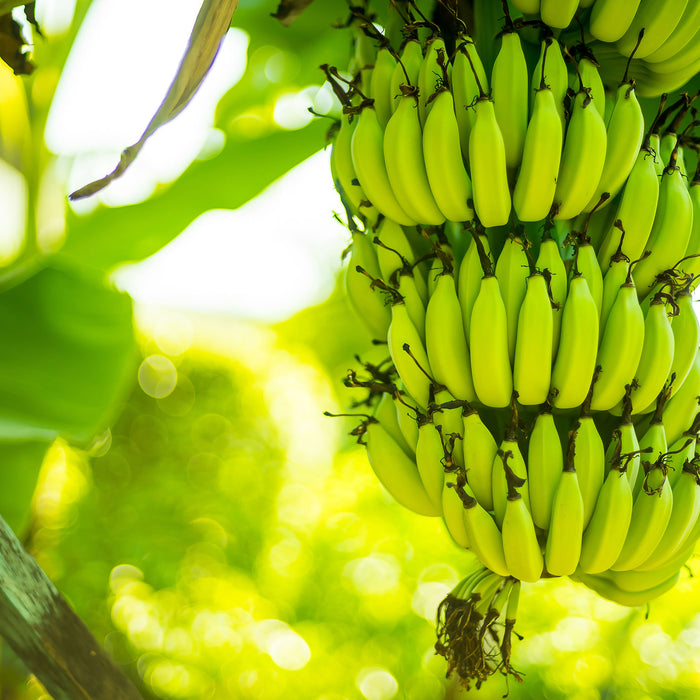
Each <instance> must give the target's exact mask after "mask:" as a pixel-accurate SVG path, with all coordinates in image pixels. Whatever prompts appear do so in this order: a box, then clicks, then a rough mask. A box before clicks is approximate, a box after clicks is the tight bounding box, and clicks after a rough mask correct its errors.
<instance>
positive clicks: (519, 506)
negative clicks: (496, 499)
mask: <svg viewBox="0 0 700 700" xmlns="http://www.w3.org/2000/svg"><path fill="white" fill-rule="evenodd" d="M506 478H507V480H508V496H507V501H506V505H505V513H504V515H503V523H502V525H501V533H502V535H503V553H504V555H505V562H506V566H507V568H508V571H509V572H510V575H511V576H513V577H515V578H517V579H518V580H520V581H527V582H528V583H534V582H535V581H539V580H540V576H541V575H542V569H543V567H544V557H543V556H542V550H541V549H540V544H539V542H538V541H537V533H536V532H535V524H534V523H533V522H532V516H531V515H530V511H529V509H528V507H527V505H526V503H525V500H524V499H523V496H522V493H521V492H520V491H518V487H520V488H522V486H523V485H524V484H523V480H522V479H519V478H518V477H517V476H515V475H514V474H513V472H512V471H511V469H510V467H509V466H507V467H506ZM523 490H524V489H523Z"/></svg>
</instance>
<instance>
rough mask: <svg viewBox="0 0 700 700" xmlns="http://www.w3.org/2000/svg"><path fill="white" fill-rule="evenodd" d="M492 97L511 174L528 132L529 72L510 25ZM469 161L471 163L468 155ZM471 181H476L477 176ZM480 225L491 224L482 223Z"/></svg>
mask: <svg viewBox="0 0 700 700" xmlns="http://www.w3.org/2000/svg"><path fill="white" fill-rule="evenodd" d="M509 25H510V26H509ZM491 94H492V96H493V104H494V110H495V114H496V121H497V122H498V127H499V129H500V132H501V134H502V136H503V143H504V148H505V155H506V166H507V168H508V170H509V171H511V172H513V171H515V169H516V168H517V167H518V166H519V165H520V161H521V160H522V156H523V146H524V144H525V132H526V131H527V117H528V70H527V62H526V60H525V54H524V53H523V47H522V44H521V42H520V37H519V36H518V33H517V31H515V29H514V28H513V26H512V23H507V25H506V28H505V30H504V32H503V34H502V35H501V48H500V50H499V52H498V55H497V56H496V60H495V61H494V64H493V70H492V71H491ZM470 147H471V146H470ZM469 158H470V161H471V160H472V158H471V154H470V156H469ZM472 167H473V165H472ZM473 178H474V179H476V174H473ZM477 211H478V208H477ZM482 223H484V225H485V226H489V225H490V224H487V223H485V222H483V220H482ZM503 223H505V222H503ZM494 225H498V224H494Z"/></svg>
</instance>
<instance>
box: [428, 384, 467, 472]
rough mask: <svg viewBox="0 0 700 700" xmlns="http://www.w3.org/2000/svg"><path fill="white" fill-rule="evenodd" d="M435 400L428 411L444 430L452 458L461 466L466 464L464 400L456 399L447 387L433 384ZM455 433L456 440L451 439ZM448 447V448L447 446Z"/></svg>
mask: <svg viewBox="0 0 700 700" xmlns="http://www.w3.org/2000/svg"><path fill="white" fill-rule="evenodd" d="M432 389H433V394H434V396H433V402H432V403H431V404H430V406H428V413H429V414H430V417H431V418H432V419H433V423H434V424H435V426H436V427H437V428H438V429H439V430H441V431H442V434H443V436H444V442H445V444H446V445H449V446H450V448H449V452H450V456H451V457H452V460H453V461H454V462H456V464H458V465H459V466H460V467H462V466H464V439H463V436H464V423H463V421H462V406H463V404H464V402H463V401H456V400H455V398H454V396H452V394H450V392H449V391H447V389H445V388H443V387H440V385H439V384H433V387H432ZM450 435H454V436H455V439H454V441H452V440H450ZM446 449H447V448H446Z"/></svg>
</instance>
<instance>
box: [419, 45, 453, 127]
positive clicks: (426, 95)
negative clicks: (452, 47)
mask: <svg viewBox="0 0 700 700" xmlns="http://www.w3.org/2000/svg"><path fill="white" fill-rule="evenodd" d="M441 56H442V59H441V58H440V57H441ZM441 63H442V65H445V66H446V65H447V58H446V53H445V42H444V41H443V40H442V39H441V38H440V37H433V38H432V39H430V40H429V43H428V44H427V46H426V47H425V57H424V58H423V62H422V63H421V67H420V71H419V72H418V117H419V118H420V123H421V126H424V125H425V120H426V119H427V117H428V114H429V113H430V111H431V110H432V108H433V101H432V100H431V98H432V97H433V95H434V94H435V92H436V91H437V90H438V89H439V88H440V87H442V84H443V81H444V77H443V72H442V68H441Z"/></svg>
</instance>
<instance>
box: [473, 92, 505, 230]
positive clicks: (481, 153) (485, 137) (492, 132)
mask: <svg viewBox="0 0 700 700" xmlns="http://www.w3.org/2000/svg"><path fill="white" fill-rule="evenodd" d="M474 110H475V112H476V117H475V119H474V123H473V124H472V128H471V131H470V133H469V165H470V168H471V177H472V193H473V195H474V210H475V211H476V214H477V216H478V217H479V220H480V221H481V223H482V225H483V226H486V227H487V228H488V227H490V226H502V225H503V224H506V223H508V219H509V218H510V208H511V198H510V189H509V188H508V174H507V170H506V146H505V142H504V138H503V135H502V133H501V129H500V127H499V125H498V121H497V120H496V112H495V110H494V103H493V101H492V100H491V99H490V98H489V97H488V96H487V95H486V94H485V93H484V92H483V89H482V91H481V93H480V96H479V98H478V99H477V101H476V104H475V105H474Z"/></svg>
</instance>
